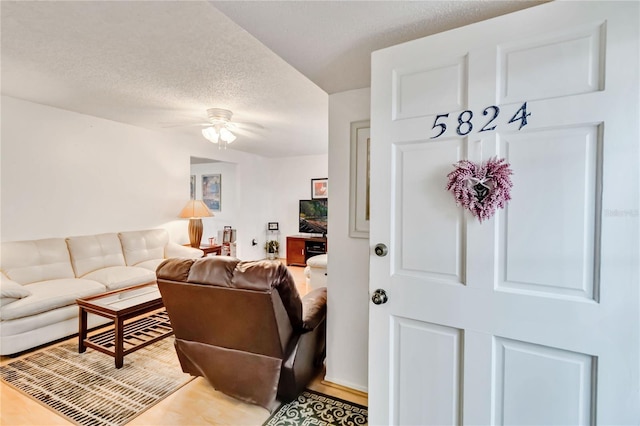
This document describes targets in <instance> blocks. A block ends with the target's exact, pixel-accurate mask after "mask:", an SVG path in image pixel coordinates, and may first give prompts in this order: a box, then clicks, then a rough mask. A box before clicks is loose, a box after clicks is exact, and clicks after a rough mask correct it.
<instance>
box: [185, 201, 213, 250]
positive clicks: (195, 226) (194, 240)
mask: <svg viewBox="0 0 640 426" xmlns="http://www.w3.org/2000/svg"><path fill="white" fill-rule="evenodd" d="M212 216H213V213H211V211H210V210H209V209H208V208H207V205H206V204H205V203H204V202H202V200H189V201H188V202H187V205H186V206H184V208H183V209H182V211H181V212H180V214H179V215H178V217H181V218H184V219H187V218H188V219H189V243H190V244H191V247H195V248H198V247H200V240H202V219H200V218H202V217H212Z"/></svg>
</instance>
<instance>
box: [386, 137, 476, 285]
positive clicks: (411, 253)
mask: <svg viewBox="0 0 640 426" xmlns="http://www.w3.org/2000/svg"><path fill="white" fill-rule="evenodd" d="M463 146H464V144H463V143H462V141H461V140H459V139H449V140H446V141H440V142H428V141H418V142H414V143H402V144H397V145H396V150H395V153H394V157H395V165H396V167H395V170H396V172H397V173H398V175H396V176H395V178H394V181H395V182H396V196H395V203H394V205H395V206H396V211H395V213H394V214H395V215H396V217H397V220H396V227H397V228H396V230H395V232H396V234H397V235H398V236H399V237H400V238H399V240H398V244H397V245H396V247H397V249H396V250H395V251H394V252H395V254H396V256H397V258H398V263H397V265H398V266H397V271H396V272H397V273H400V274H416V273H421V274H422V275H423V276H430V277H432V278H434V279H443V280H446V281H452V282H454V283H463V282H464V270H463V266H464V258H465V253H464V247H465V245H464V241H463V240H464V215H463V213H462V212H461V211H460V210H459V209H457V208H456V207H455V205H451V204H449V203H446V201H448V200H449V198H448V194H447V193H446V192H445V191H442V184H441V182H439V179H437V177H438V176H441V175H442V173H445V174H446V173H447V168H446V167H443V165H445V164H452V163H455V162H456V161H458V160H460V159H462V158H463V151H464V148H463ZM425 171H426V172H425ZM420 193H429V194H434V195H433V196H432V197H430V198H426V197H416V196H415V194H420ZM447 204H448V205H447ZM443 205H445V206H447V208H441V206H443ZM426 218H428V220H425V219H426ZM416 229H420V230H421V231H422V232H424V233H426V234H428V235H429V239H430V240H431V242H432V243H430V244H424V239H423V233H422V232H421V233H417V232H415V230H416ZM436 242H437V243H436Z"/></svg>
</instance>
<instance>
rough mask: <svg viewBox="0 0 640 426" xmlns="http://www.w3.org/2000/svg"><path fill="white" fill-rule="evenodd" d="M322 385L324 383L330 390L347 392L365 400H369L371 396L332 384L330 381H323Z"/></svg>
mask: <svg viewBox="0 0 640 426" xmlns="http://www.w3.org/2000/svg"><path fill="white" fill-rule="evenodd" d="M320 383H322V384H323V385H325V386H328V387H330V388H335V389H339V390H341V391H345V392H349V393H351V394H354V395H357V396H360V397H363V398H369V394H368V393H367V392H363V391H361V390H358V389H354V388H350V387H348V386H343V385H339V384H338V383H334V382H330V381H329V380H321V381H320Z"/></svg>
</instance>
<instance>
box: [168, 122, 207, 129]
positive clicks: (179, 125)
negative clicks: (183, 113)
mask: <svg viewBox="0 0 640 426" xmlns="http://www.w3.org/2000/svg"><path fill="white" fill-rule="evenodd" d="M198 126H200V127H202V126H211V123H160V127H162V128H165V129H169V128H174V127H198Z"/></svg>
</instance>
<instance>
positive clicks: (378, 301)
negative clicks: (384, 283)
mask: <svg viewBox="0 0 640 426" xmlns="http://www.w3.org/2000/svg"><path fill="white" fill-rule="evenodd" d="M387 300H389V298H388V297H387V292H386V291H384V290H383V289H381V288H379V289H377V290H376V291H374V292H373V296H371V301H372V302H373V303H374V304H375V305H382V304H384V303H387Z"/></svg>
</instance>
